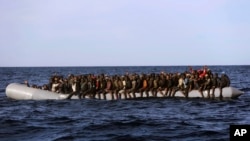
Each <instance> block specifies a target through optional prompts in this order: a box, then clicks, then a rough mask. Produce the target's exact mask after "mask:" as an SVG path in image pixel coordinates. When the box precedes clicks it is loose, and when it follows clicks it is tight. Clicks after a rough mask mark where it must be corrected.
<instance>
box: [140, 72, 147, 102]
mask: <svg viewBox="0 0 250 141" xmlns="http://www.w3.org/2000/svg"><path fill="white" fill-rule="evenodd" d="M140 79H141V80H142V86H141V87H140V88H139V92H140V94H141V98H143V93H144V92H145V91H146V90H147V87H148V82H147V79H146V75H145V74H142V75H141V76H140ZM146 97H149V95H148V93H146Z"/></svg>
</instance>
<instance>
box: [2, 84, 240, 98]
mask: <svg viewBox="0 0 250 141" xmlns="http://www.w3.org/2000/svg"><path fill="white" fill-rule="evenodd" d="M211 93H212V90H210V95H211ZM243 93H244V92H243V91H240V90H238V89H237V88H234V87H225V88H223V90H222V96H223V99H235V98H238V97H239V96H241V95H242V94H243ZM105 95H106V98H105V97H104V95H103V94H101V95H100V97H98V96H97V95H96V96H95V97H90V96H88V95H87V96H86V97H85V99H90V98H94V99H105V100H112V96H111V94H110V93H107V94H105ZM120 95H121V97H120V99H125V97H124V95H123V94H120ZM203 95H204V98H207V97H208V91H207V90H206V91H203ZM6 96H7V97H8V98H11V99H15V100H63V99H67V97H68V96H69V94H60V93H55V92H51V91H46V90H41V89H36V88H31V87H27V86H26V85H24V84H19V83H11V84H9V85H8V86H7V87H6ZM214 96H215V98H216V99H218V98H219V97H220V89H219V88H216V89H215V92H214ZM152 97H153V95H152V93H150V92H149V97H147V96H146V94H145V93H143V97H141V94H140V93H136V98H132V99H137V98H138V99H147V98H152ZM174 97H176V98H186V96H185V94H184V93H183V92H182V91H177V92H176V93H175V95H174ZM153 98H166V97H165V96H163V95H161V94H160V93H158V94H157V96H156V97H153ZM187 98H203V97H202V95H201V93H200V92H199V91H198V90H192V91H190V92H189V93H188V97H187ZM71 99H79V98H78V96H77V95H73V96H72V97H71Z"/></svg>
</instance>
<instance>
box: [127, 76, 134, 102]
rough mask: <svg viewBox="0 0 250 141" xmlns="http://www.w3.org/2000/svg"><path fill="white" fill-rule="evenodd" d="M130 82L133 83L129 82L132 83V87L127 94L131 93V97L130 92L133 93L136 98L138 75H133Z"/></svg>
mask: <svg viewBox="0 0 250 141" xmlns="http://www.w3.org/2000/svg"><path fill="white" fill-rule="evenodd" d="M128 83H131V84H129V85H131V87H130V89H128V91H127V94H128V95H129V97H130V98H132V97H131V96H130V93H132V95H133V98H136V95H135V92H136V77H135V75H133V76H131V80H130V82H128ZM127 86H128V85H127Z"/></svg>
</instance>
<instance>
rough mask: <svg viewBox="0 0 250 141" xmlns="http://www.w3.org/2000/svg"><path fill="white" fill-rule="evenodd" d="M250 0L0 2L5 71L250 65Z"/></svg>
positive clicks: (0, 57) (0, 60)
mask: <svg viewBox="0 0 250 141" xmlns="http://www.w3.org/2000/svg"><path fill="white" fill-rule="evenodd" d="M249 7H250V1H249V0H154V1H153V0H0V67H8V66H14V67H15V66H172V65H174V66H179V65H250V62H249V61H250V55H249V54H250V16H249V15H250V8H249Z"/></svg>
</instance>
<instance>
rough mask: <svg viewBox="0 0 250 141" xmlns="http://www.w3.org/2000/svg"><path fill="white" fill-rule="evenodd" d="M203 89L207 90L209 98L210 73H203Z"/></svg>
mask: <svg viewBox="0 0 250 141" xmlns="http://www.w3.org/2000/svg"><path fill="white" fill-rule="evenodd" d="M204 81H205V82H204V90H207V91H208V93H207V98H208V99H210V89H211V78H210V75H208V74H206V75H205V80H204Z"/></svg>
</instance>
